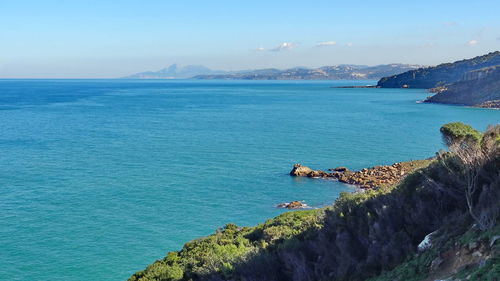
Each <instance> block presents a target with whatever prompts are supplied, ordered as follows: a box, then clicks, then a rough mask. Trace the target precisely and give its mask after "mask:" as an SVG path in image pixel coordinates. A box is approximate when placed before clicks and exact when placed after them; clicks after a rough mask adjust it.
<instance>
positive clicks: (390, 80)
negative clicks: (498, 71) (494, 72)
mask: <svg viewBox="0 0 500 281" xmlns="http://www.w3.org/2000/svg"><path fill="white" fill-rule="evenodd" d="M496 65H500V51H496V52H492V53H489V54H486V55H484V56H478V57H475V58H472V59H465V60H461V61H456V62H453V63H444V64H440V65H438V66H434V67H426V68H419V69H415V70H410V71H407V72H404V73H401V74H397V75H393V76H389V77H384V78H382V79H380V81H378V83H377V85H378V86H379V87H382V88H422V89H430V88H434V87H438V86H444V85H446V84H450V83H454V82H457V81H459V80H462V79H463V78H464V75H465V74H466V73H467V72H470V71H474V70H478V69H481V68H485V67H490V66H496Z"/></svg>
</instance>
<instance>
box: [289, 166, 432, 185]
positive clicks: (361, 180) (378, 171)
mask: <svg viewBox="0 0 500 281" xmlns="http://www.w3.org/2000/svg"><path fill="white" fill-rule="evenodd" d="M427 163H428V160H419V161H409V162H400V163H394V164H392V165H382V166H375V167H371V168H365V169H362V170H359V171H350V170H349V169H348V168H346V167H337V168H334V169H329V171H331V172H329V173H328V172H325V171H321V170H312V169H311V168H309V167H306V166H302V165H300V164H295V165H294V166H293V168H292V171H291V172H290V175H292V176H301V177H311V178H332V179H336V180H338V181H339V182H342V183H346V184H352V185H356V186H358V187H360V188H377V187H382V186H390V185H394V184H396V183H398V182H399V181H400V180H401V179H403V178H404V176H405V175H407V174H409V173H410V172H412V171H414V170H416V169H418V168H420V167H422V166H423V165H426V164H427Z"/></svg>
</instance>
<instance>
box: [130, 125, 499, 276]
mask: <svg viewBox="0 0 500 281" xmlns="http://www.w3.org/2000/svg"><path fill="white" fill-rule="evenodd" d="M441 132H443V135H446V136H447V137H449V139H450V145H454V144H460V143H462V142H464V141H465V140H469V139H470V138H472V139H474V143H475V144H479V143H480V144H481V145H474V146H464V145H459V147H462V148H464V147H466V148H467V149H471V150H470V151H467V153H466V154H464V155H466V156H467V157H468V158H463V155H462V154H460V153H461V152H460V151H462V150H460V151H458V152H457V151H454V150H452V149H451V146H450V152H449V153H442V154H439V155H438V156H437V157H436V158H435V159H433V160H426V161H420V162H419V165H418V167H419V169H418V170H416V171H415V172H413V173H411V174H409V175H408V176H407V177H406V178H405V179H404V180H403V181H402V182H400V183H399V184H398V185H397V186H393V187H383V188H378V189H371V190H366V191H364V192H358V193H342V194H341V196H340V197H339V198H338V199H337V200H336V202H335V204H334V205H333V206H330V207H327V208H323V209H318V210H309V211H294V212H288V213H284V214H282V215H280V216H278V217H276V218H273V219H270V220H268V221H266V222H265V223H263V224H260V225H258V226H255V227H238V226H236V225H234V224H228V225H226V226H225V227H224V228H222V229H218V230H217V231H216V233H215V234H213V235H210V236H208V237H205V238H201V239H197V240H194V241H191V242H188V243H186V244H185V245H184V247H183V249H182V250H180V251H178V252H171V253H169V254H168V255H167V256H166V257H165V258H164V259H161V260H158V261H156V262H155V263H153V264H152V265H150V266H148V267H147V268H146V269H145V270H143V271H140V272H137V273H136V274H134V275H133V276H132V277H130V279H129V281H153V280H155V281H169V280H183V281H190V280H193V281H194V280H266V281H267V280H269V281H271V280H367V279H370V278H371V279H370V280H373V281H382V280H391V281H392V280H401V281H403V280H415V281H417V280H425V279H426V278H430V277H436V278H442V277H446V278H447V277H449V276H451V275H456V276H459V275H460V276H462V277H463V276H465V277H467V278H468V279H469V280H491V281H493V280H498V279H495V278H497V276H498V272H499V270H500V269H499V249H498V248H499V246H498V244H499V243H500V239H498V240H497V242H496V243H493V244H492V242H490V241H493V242H494V240H492V239H493V238H494V237H495V236H499V235H500V226H499V224H498V223H497V222H498V219H499V215H500V206H499V204H498V202H500V147H499V142H498V138H499V136H500V126H498V125H497V126H494V127H490V128H488V130H487V131H486V132H485V133H484V134H480V133H479V132H477V131H476V130H474V129H473V128H472V127H470V126H467V125H465V124H462V123H450V124H447V125H445V126H443V128H442V129H441ZM451 140H453V141H451ZM467 142H468V141H467ZM469 152H473V153H472V154H471V153H469ZM471 155H472V156H471ZM464 159H465V160H467V161H469V160H470V159H472V160H474V161H469V162H467V161H465V160H464ZM471 175H472V176H473V177H471ZM471 186H472V187H473V188H471ZM429 233H436V235H433V236H432V239H431V241H432V247H431V248H430V249H427V250H425V251H424V252H421V253H418V252H417V251H416V250H417V245H418V244H419V243H420V242H421V241H422V240H423V238H424V237H425V236H426V235H428V234H429ZM471 245H473V246H471ZM474 245H475V246H474ZM454 257H457V258H460V263H462V264H460V263H458V262H457V264H460V265H461V267H460V268H455V267H450V266H443V265H441V263H440V262H439V261H440V259H444V258H448V259H454ZM467 261H470V262H469V263H466V262H467ZM441 262H442V261H441ZM443 264H446V263H445V262H443ZM462 277H460V278H462ZM465 277H464V278H465ZM443 279H445V278H443ZM433 280H434V279H433Z"/></svg>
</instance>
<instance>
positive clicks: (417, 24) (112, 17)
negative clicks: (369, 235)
mask: <svg viewBox="0 0 500 281" xmlns="http://www.w3.org/2000/svg"><path fill="white" fill-rule="evenodd" d="M495 50H500V1H499V0H491V1H483V0H475V1H472V0H467V1H462V0H454V1H447V0H433V1H425V0H420V1H401V0H398V1H383V0H380V1H346V0H343V1H335V0H326V1H313V0H309V1H293V0H287V1H280V0H265V1H261V0H253V1H238V0H210V1H208V0H199V1H195V0H178V1H169V0H143V1H139V0H133V1H129V0H100V1H91V0H87V1H83V0H80V1H78V0H66V1H64V0H60V1H50V0H44V1H40V0H31V1H29V0H0V77H3V78H9V77H13V78H27V77H33V78H42V77H60V78H70V77H80V78H88V77H97V78H105V77H120V76H124V75H128V74H131V73H135V72H141V71H146V70H158V69H160V68H163V67H165V66H168V65H170V64H172V63H178V64H181V65H187V64H201V65H205V66H208V67H210V68H214V69H222V70H236V69H250V68H267V67H277V68H286V67H293V66H310V67H316V66H323V65H336V64H345V63H349V64H368V65H374V64H383V63H393V62H401V63H413V64H426V65H433V64H438V63H441V62H448V61H453V60H457V59H462V58H469V57H473V56H476V55H481V54H484V53H487V52H490V51H495Z"/></svg>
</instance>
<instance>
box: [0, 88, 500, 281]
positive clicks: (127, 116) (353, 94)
mask: <svg viewBox="0 0 500 281" xmlns="http://www.w3.org/2000/svg"><path fill="white" fill-rule="evenodd" d="M370 83H373V81H351V82H349V81H312V82H304V81H287V82H284V81H273V82H266V81H128V80H0V132H1V134H0V265H1V266H0V275H1V276H2V278H3V279H6V280H23V281H25V280H26V281H27V280H39V281H44V280H52V281H54V280H65V281H67V280H125V279H126V278H127V277H128V276H130V275H131V274H132V273H134V272H135V271H138V270H141V269H143V268H144V267H145V266H146V265H147V264H149V263H151V262H153V261H154V260H155V259H158V258H161V257H163V256H164V255H165V254H166V253H167V252H168V251H171V250H177V249H180V248H181V246H182V244H183V243H184V242H186V241H188V240H191V239H194V238H196V237H200V236H203V235H207V234H210V233H213V231H214V230H215V229H216V228H217V227H220V226H223V225H224V224H225V223H228V222H234V223H237V224H239V225H254V224H257V223H258V222H262V221H264V220H265V219H267V218H270V217H273V216H275V215H277V214H279V213H281V212H282V210H279V209H276V208H275V207H274V206H275V205H276V204H278V203H281V202H287V201H291V200H305V201H306V202H307V203H308V204H309V205H311V206H315V207H320V206H324V205H326V204H330V203H331V202H333V201H334V200H335V198H336V197H337V196H338V194H339V192H341V191H350V190H352V188H351V187H348V186H345V185H342V184H340V183H337V182H333V181H327V180H319V179H307V178H292V177H290V176H288V172H289V170H290V168H291V167H292V165H293V164H294V163H302V164H305V165H308V166H311V167H313V168H317V169H327V168H332V167H335V166H340V165H343V166H348V167H350V168H352V169H359V168H363V167H367V166H373V165H377V164H389V163H392V162H397V161H403V160H410V159H419V158H425V157H429V156H432V155H434V152H435V151H437V150H439V149H440V148H442V144H441V139H440V136H439V131H438V129H439V127H440V125H442V124H443V123H446V122H450V121H463V122H467V123H470V124H472V125H474V126H476V127H477V128H481V129H484V128H485V127H486V125H488V124H493V123H500V111H498V110H488V109H476V108H467V107H457V106H446V105H434V104H418V103H416V101H417V100H421V99H423V98H424V97H425V96H427V95H428V93H426V92H425V91H423V90H401V89H339V88H331V86H339V85H352V84H358V85H364V84H370Z"/></svg>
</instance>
